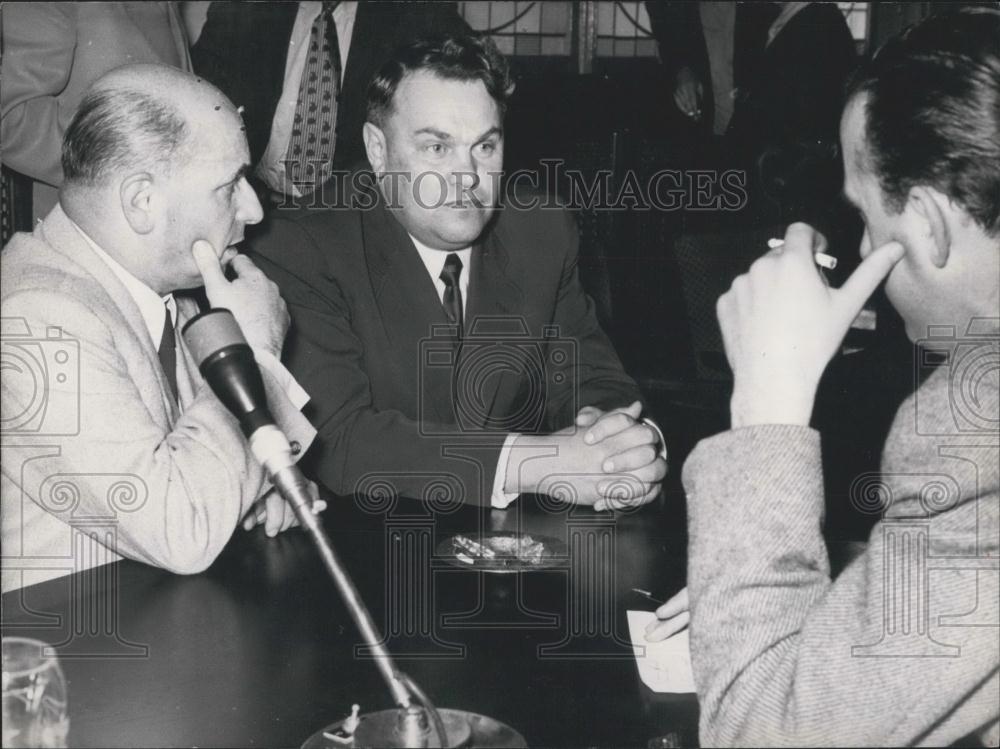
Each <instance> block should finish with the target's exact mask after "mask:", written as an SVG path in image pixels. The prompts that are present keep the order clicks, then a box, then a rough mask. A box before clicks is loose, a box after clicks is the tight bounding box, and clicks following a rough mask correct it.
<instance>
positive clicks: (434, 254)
mask: <svg viewBox="0 0 1000 749" xmlns="http://www.w3.org/2000/svg"><path fill="white" fill-rule="evenodd" d="M410 240H411V241H412V242H413V246H414V247H416V248H417V252H418V253H419V254H420V259H421V260H422V261H423V262H424V267H426V268H427V274H428V275H429V276H430V277H431V281H433V282H434V288H435V289H437V293H438V299H440V300H441V303H442V304H444V291H445V285H444V281H442V280H441V271H442V270H443V269H444V263H445V260H447V259H448V255H450V254H452V252H454V254H456V255H458V257H459V258H461V260H462V272H461V273H460V274H459V276H458V288H459V291H461V292H462V313H463V314H464V313H465V310H466V309H468V307H469V293H468V292H469V264H470V263H471V262H472V248H471V247H466V248H465V249H464V250H453V251H452V252H446V251H445V250H434V249H431V248H430V247H428V246H427V245H425V244H423V243H422V242H420V241H419V240H417V239H416V237H414V236H413V235H412V234H410ZM517 437H518V435H517V434H516V433H512V434H508V435H507V439H506V440H504V443H503V447H502V448H501V450H500V457H499V459H498V460H497V470H496V474H495V476H494V478H493V494H492V495H491V496H490V504H491V505H492V506H493V507H496V508H498V509H501V510H502V509H505V508H506V507H507V505H509V504H510V503H511V502H513V501H514V500H515V499H517V497H518V494H517V492H514V493H511V492H505V491H504V490H503V486H504V483H506V481H507V464H508V463H509V462H510V449H511V445H513V444H514V440H516V439H517Z"/></svg>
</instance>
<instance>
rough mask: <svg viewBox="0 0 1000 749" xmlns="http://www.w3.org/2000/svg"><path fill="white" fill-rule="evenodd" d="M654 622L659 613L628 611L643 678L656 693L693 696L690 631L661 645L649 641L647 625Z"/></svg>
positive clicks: (638, 664)
mask: <svg viewBox="0 0 1000 749" xmlns="http://www.w3.org/2000/svg"><path fill="white" fill-rule="evenodd" d="M654 619H656V614H654V613H653V612H652V611H629V612H628V630H629V636H630V637H631V639H632V650H633V652H634V653H635V662H636V665H637V666H638V667H639V678H640V679H642V682H643V683H644V684H645V685H646V686H647V687H649V688H650V689H652V690H653V691H654V692H672V693H674V694H687V693H693V692H694V691H695V688H694V675H693V674H692V672H691V648H690V640H689V637H688V630H687V629H684V630H682V631H681V632H678V633H677V634H676V635H673V636H672V637H668V638H667V639H666V640H663V641H661V642H646V626H647V625H648V624H649V622H651V621H653V620H654Z"/></svg>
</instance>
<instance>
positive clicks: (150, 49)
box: [0, 2, 191, 221]
mask: <svg viewBox="0 0 1000 749" xmlns="http://www.w3.org/2000/svg"><path fill="white" fill-rule="evenodd" d="M0 13H2V14H3V64H2V67H0V77H2V79H3V86H2V87H0V112H2V113H0V158H2V160H3V164H4V165H5V166H7V167H9V168H10V169H13V170H15V171H17V172H20V173H21V174H24V175H26V176H27V177H30V178H31V179H32V180H33V186H32V187H33V189H32V214H33V221H38V220H40V219H42V218H44V217H45V216H46V214H48V212H49V211H50V210H51V209H52V208H53V207H54V206H55V205H56V203H57V201H58V198H59V195H58V188H59V186H60V185H61V184H62V181H63V173H62V167H61V166H60V163H59V158H60V150H61V147H62V139H63V134H64V133H65V132H66V128H67V127H68V126H69V123H70V120H72V119H73V115H74V114H76V110H77V107H78V106H79V104H80V100H81V99H82V98H83V94H84V92H85V91H86V90H87V89H88V88H89V87H90V85H91V84H92V83H93V82H94V81H96V80H97V79H98V78H100V77H101V76H102V75H104V74H105V73H107V72H109V71H111V70H113V69H115V68H117V67H120V66H122V65H127V64H129V63H144V62H147V63H161V64H163V65H169V66H171V67H175V68H180V69H181V70H191V56H190V53H189V51H188V38H187V33H186V31H185V29H184V24H183V22H182V20H181V16H180V12H179V10H178V8H177V3H175V2H118V3H69V2H62V3H43V2H28V3H4V4H3V8H2V10H0Z"/></svg>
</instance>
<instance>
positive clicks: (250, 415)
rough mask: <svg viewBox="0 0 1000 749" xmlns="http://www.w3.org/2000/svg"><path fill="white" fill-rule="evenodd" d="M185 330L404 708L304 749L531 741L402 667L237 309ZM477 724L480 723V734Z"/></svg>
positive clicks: (364, 719) (359, 720)
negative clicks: (297, 451)
mask: <svg viewBox="0 0 1000 749" xmlns="http://www.w3.org/2000/svg"><path fill="white" fill-rule="evenodd" d="M181 333H182V335H183V336H184V340H185V342H186V343H187V346H188V349H189V350H190V351H191V353H192V354H193V355H194V358H195V361H197V362H198V369H199V371H200V372H201V375H202V377H204V378H205V381H206V382H208V384H209V386H210V387H211V388H212V391H213V392H214V393H215V394H216V395H217V396H218V398H219V400H220V401H222V403H223V404H224V405H225V406H226V408H227V409H229V411H230V412H231V413H232V414H233V415H234V416H235V417H236V419H237V421H239V424H240V429H241V430H242V431H243V434H244V435H246V437H247V439H248V440H249V442H250V449H251V451H252V452H253V454H254V456H255V457H256V458H257V460H258V461H260V463H261V465H263V466H264V470H265V471H266V473H267V476H268V478H270V480H271V483H273V484H274V486H275V488H276V489H277V490H278V492H280V494H281V496H282V497H283V498H284V499H285V501H286V502H288V503H289V504H290V505H291V506H292V508H293V509H294V510H295V515H296V517H298V519H299V523H301V525H302V527H303V529H304V530H305V531H306V532H307V533H308V534H309V535H310V536H311V538H312V540H313V543H314V545H315V546H316V550H317V551H318V552H319V555H320V558H321V559H322V560H323V565H324V566H325V567H326V569H327V572H329V573H330V577H332V578H333V582H334V584H335V585H336V586H337V590H338V592H339V593H340V596H341V598H343V600H344V604H345V605H346V607H347V611H348V612H349V613H350V615H351V618H352V619H353V620H354V624H355V625H356V626H357V628H358V631H359V632H360V633H361V637H362V639H363V640H364V642H365V644H366V645H367V647H368V648H369V650H370V651H371V653H372V654H373V657H374V660H375V666H376V667H377V668H378V670H379V673H380V674H381V676H382V678H383V680H384V681H385V683H386V686H387V687H388V688H389V692H390V694H391V695H392V699H393V701H394V702H395V703H396V705H398V706H399V707H398V708H397V709H394V710H382V711H379V712H374V713H368V714H366V715H363V716H358V715H357V708H358V706H357V705H355V706H354V707H355V711H354V714H353V715H352V716H351V717H350V718H348V719H346V720H344V721H341V722H340V723H338V724H335V725H331V726H328V728H329V729H330V730H336V731H337V733H329V731H327V730H322V731H319V732H317V733H316V734H313V736H311V737H310V738H309V740H307V741H306V743H305V744H304V745H303V746H308V747H312V746H314V745H315V746H329V740H330V739H331V738H332V739H333V740H336V741H337V742H339V743H346V742H348V741H349V742H351V745H353V746H385V747H426V746H435V745H436V746H440V747H448V746H465V745H472V744H474V745H477V746H517V747H520V746H527V744H526V743H525V742H524V739H523V738H522V737H521V735H520V734H518V733H517V732H516V731H514V730H513V729H511V728H510V727H509V726H506V725H503V724H502V723H499V722H497V721H495V720H493V719H491V718H488V717H486V716H483V715H477V714H475V713H467V712H465V711H463V710H448V709H442V710H438V709H437V708H435V707H434V705H433V703H431V701H430V699H429V698H428V697H427V695H426V694H424V692H423V690H421V689H420V687H419V686H418V685H417V684H415V683H414V682H413V680H412V679H411V678H410V677H409V676H407V675H406V674H404V673H402V672H400V671H399V670H398V669H397V668H396V664H395V662H394V661H393V658H392V655H390V653H389V650H388V649H387V648H386V646H385V638H383V637H382V635H381V634H380V633H379V631H378V628H377V627H376V626H375V623H374V622H373V621H372V618H371V614H370V613H369V612H368V608H367V607H366V606H365V603H364V601H363V600H362V598H361V594H360V593H359V592H358V589H357V588H356V587H355V585H354V581H353V580H351V578H350V576H349V575H348V574H347V570H346V569H345V568H344V565H343V562H341V560H340V557H339V556H338V555H337V552H336V551H335V550H334V548H333V544H332V543H331V542H330V538H329V537H328V536H327V535H326V531H325V530H324V529H323V526H322V525H321V524H320V522H319V519H318V517H317V513H316V512H314V510H313V502H312V497H311V496H310V494H309V481H308V480H307V479H306V478H305V476H303V475H302V472H301V471H300V470H299V468H298V466H296V465H295V462H294V461H293V460H292V450H291V447H290V446H289V444H288V438H287V437H286V436H285V435H284V433H283V432H282V431H281V430H280V429H279V428H278V426H277V425H276V424H275V423H274V418H273V417H272V416H271V412H270V410H269V409H268V407H267V393H266V391H265V390H264V381H263V379H262V378H261V374H260V369H259V368H258V367H257V361H256V359H254V355H253V350H252V349H251V348H250V344H248V343H247V341H246V339H245V338H244V337H243V331H242V330H240V326H239V324H238V323H237V322H236V318H235V317H233V314H232V312H230V311H229V310H227V309H223V308H216V309H210V310H208V311H207V312H202V313H201V314H199V315H197V316H195V317H193V318H192V319H191V320H189V321H188V322H187V324H186V325H185V326H184V328H183V329H182V331H181ZM473 726H475V727H477V730H476V732H474V731H473ZM432 730H433V734H436V739H437V741H436V744H435V742H434V740H433V739H432ZM345 737H346V738H345Z"/></svg>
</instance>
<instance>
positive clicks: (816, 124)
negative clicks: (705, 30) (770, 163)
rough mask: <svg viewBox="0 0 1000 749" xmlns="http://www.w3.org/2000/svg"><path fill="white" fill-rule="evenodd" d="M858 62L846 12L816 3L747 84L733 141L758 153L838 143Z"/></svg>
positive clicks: (732, 131) (732, 127)
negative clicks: (847, 93)
mask: <svg viewBox="0 0 1000 749" xmlns="http://www.w3.org/2000/svg"><path fill="white" fill-rule="evenodd" d="M765 39H766V36H765ZM854 64H855V50H854V40H853V39H852V38H851V32H850V30H849V29H848V28H847V22H846V21H845V20H844V16H843V14H842V13H841V12H840V9H839V8H837V6H836V5H835V4H832V3H810V4H809V6H808V7H806V8H804V9H802V10H801V11H799V12H798V13H796V14H795V15H794V16H793V17H792V18H791V20H789V21H788V23H787V24H786V25H785V27H784V28H783V29H782V30H781V31H780V32H779V33H778V35H777V36H776V37H775V38H774V41H773V42H771V44H770V45H769V46H768V47H767V49H766V50H765V51H764V54H763V56H762V57H761V59H760V63H759V65H758V66H757V67H756V69H755V70H754V71H753V74H752V75H751V76H750V78H749V80H747V81H746V82H745V83H744V85H743V86H741V88H740V91H739V95H738V96H737V98H736V106H735V108H734V110H733V119H732V120H731V121H730V123H729V129H728V131H727V133H726V135H727V137H728V138H730V139H731V140H732V141H734V142H735V143H739V144H742V145H743V147H745V148H746V149H748V150H750V151H753V152H754V153H759V152H760V151H761V150H762V149H763V148H764V147H766V146H768V145H772V144H786V143H791V142H808V141H816V140H822V141H824V142H826V143H836V141H837V137H838V134H837V133H838V127H839V124H840V112H841V109H842V108H843V103H844V85H845V83H846V82H847V78H848V76H849V75H850V73H851V70H852V69H853V67H854Z"/></svg>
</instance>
